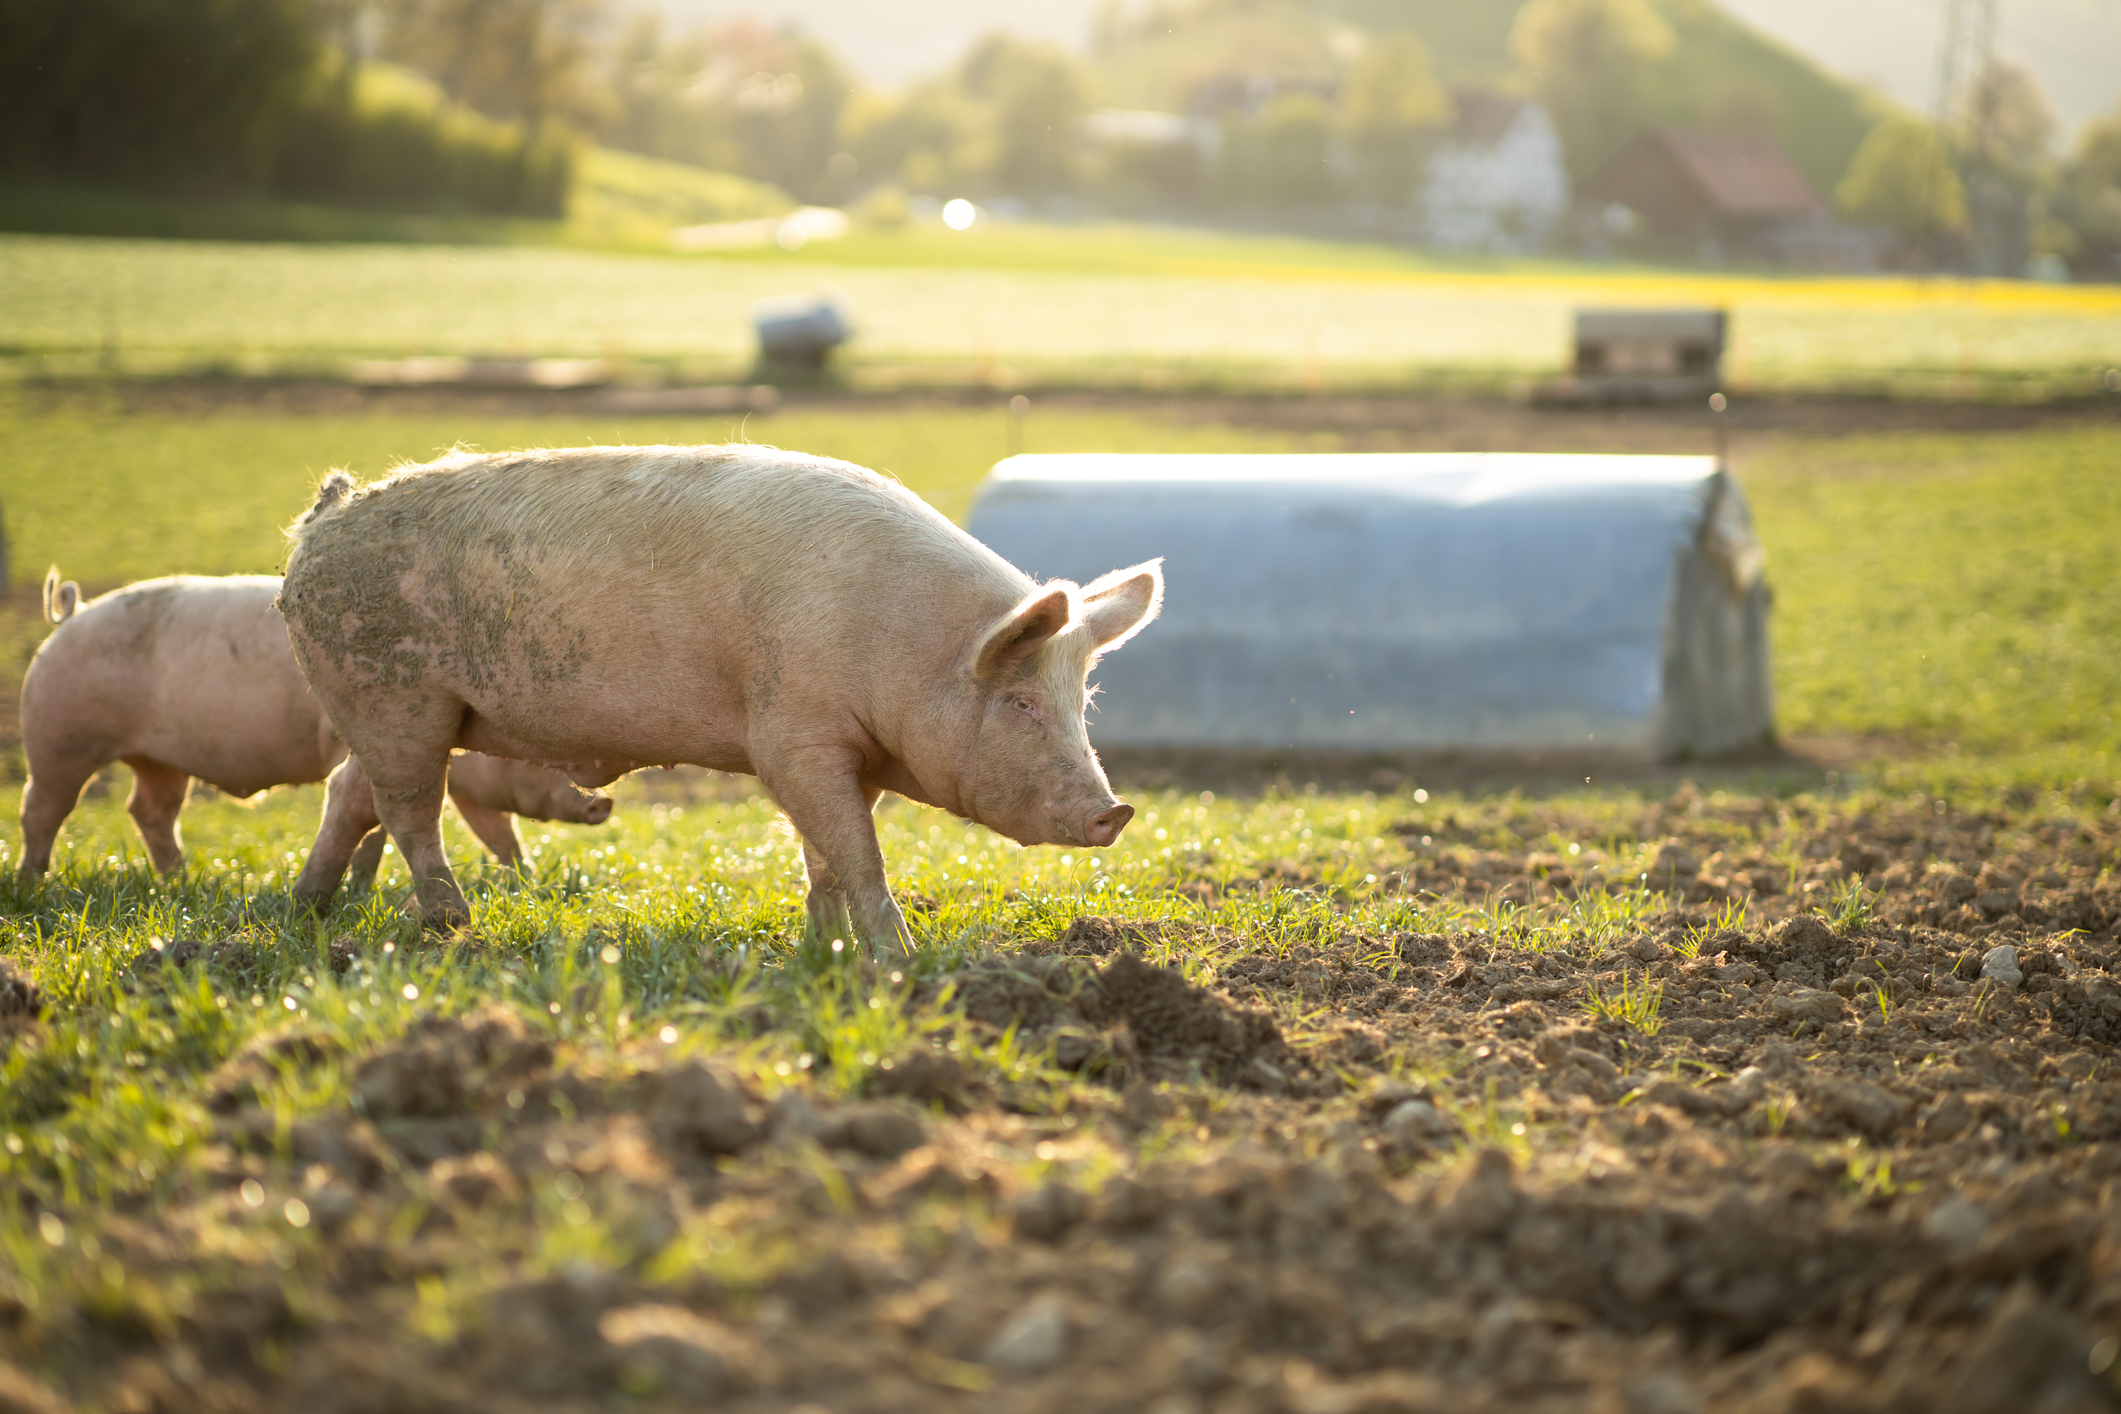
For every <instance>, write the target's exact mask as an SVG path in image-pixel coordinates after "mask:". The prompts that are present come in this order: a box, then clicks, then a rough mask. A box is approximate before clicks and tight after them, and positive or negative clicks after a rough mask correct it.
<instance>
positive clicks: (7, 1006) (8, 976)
mask: <svg viewBox="0 0 2121 1414" xmlns="http://www.w3.org/2000/svg"><path fill="white" fill-rule="evenodd" d="M43 1010H44V993H43V992H42V991H41V990H39V988H38V986H37V984H36V983H35V982H33V981H31V980H30V976H29V974H28V973H27V972H24V971H23V970H22V969H21V968H20V967H18V966H17V965H16V964H15V962H14V960H13V959H11V958H5V957H0V1028H11V1027H17V1026H24V1025H27V1024H28V1023H30V1022H33V1021H35V1020H36V1019H37V1017H38V1015H39V1014H41V1013H42V1012H43Z"/></svg>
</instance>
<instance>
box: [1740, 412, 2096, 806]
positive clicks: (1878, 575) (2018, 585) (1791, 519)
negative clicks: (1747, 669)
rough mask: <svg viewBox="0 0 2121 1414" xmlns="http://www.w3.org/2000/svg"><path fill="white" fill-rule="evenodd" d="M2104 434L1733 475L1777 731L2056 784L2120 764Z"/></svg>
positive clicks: (1944, 447) (1940, 766) (1859, 443)
mask: <svg viewBox="0 0 2121 1414" xmlns="http://www.w3.org/2000/svg"><path fill="white" fill-rule="evenodd" d="M2117 455H2121V433H2117V432H2116V431H2115V430H2112V429H2103V428H2102V429H2088V430H2084V431H2070V432H2039V433H2006V434H1996V435H1989V436H1980V437H1912V438H1898V439H1890V440H1888V439H1882V438H1861V439H1853V440H1847V441H1833V442H1791V443H1787V444H1784V445H1782V446H1780V447H1778V448H1777V449H1776V450H1774V451H1773V452H1771V453H1769V454H1767V455H1763V456H1761V457H1760V458H1758V459H1757V461H1756V462H1755V463H1753V464H1751V465H1748V466H1747V467H1745V468H1744V476H1745V481H1746V486H1747V491H1748V494H1749V495H1750V496H1751V497H1752V500H1753V505H1754V509H1755V511H1756V514H1757V517H1758V520H1759V523H1760V529H1761V534H1762V536H1763V537H1764V538H1765V540H1766V541H1767V544H1768V547H1769V554H1770V556H1771V562H1770V573H1771V575H1772V577H1773V579H1774V583H1775V586H1776V592H1777V604H1776V625H1775V652H1776V673H1777V691H1778V709H1779V717H1780V721H1781V726H1782V729H1783V730H1784V731H1786V732H1790V733H1795V734H1828V733H1831V734H1837V735H1839V734H1847V735H1863V736H1876V737H1881V738H1888V739H1892V740H1896V741H1899V742H1903V743H1907V744H1909V745H1912V746H1917V747H1919V748H1920V749H1921V750H1922V751H1923V752H1924V753H1935V754H1936V756H1937V758H1939V759H1937V760H1936V761H1935V762H1934V763H1933V765H1932V766H1929V767H1922V766H1919V765H1916V764H1914V763H1911V764H1910V766H1909V769H1914V770H1920V769H1935V770H1944V771H1971V772H1973V773H1975V774H1979V772H1980V770H1981V769H1982V768H1981V767H1980V766H1979V765H1978V764H1977V763H1979V762H1981V761H1984V760H1988V761H1994V760H1998V759H2001V758H2005V757H2009V758H2012V759H2016V760H2019V761H2021V762H2025V763H2028V764H2029V763H2031V762H2033V761H2035V760H2037V761H2039V762H2042V763H2044V764H2042V765H2040V766H2039V767H2037V773H2038V774H2040V775H2044V776H2046V777H2049V778H2051V779H2055V780H2059V781H2064V782H2068V781H2074V780H2079V779H2083V778H2087V777H2089V778H2091V779H2094V780H2096V779H2099V778H2102V777H2111V776H2112V775H2113V774H2114V770H2115V762H2116V760H2117V759H2121V757H2117V753H2121V655H2116V653H2115V652H2114V645H2115V644H2116V643H2117V642H2121V567H2117V566H2116V563H2115V561H2114V557H2113V553H2112V547H2113V545H2115V544H2116V543H2117V537H2121V498H2116V496H2115V495H2114V494H2113V484H2114V471H2113V469H2114V466H2115V459H2116V457H2117Z"/></svg>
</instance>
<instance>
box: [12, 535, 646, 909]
mask: <svg viewBox="0 0 2121 1414" xmlns="http://www.w3.org/2000/svg"><path fill="white" fill-rule="evenodd" d="M279 592H280V581H279V580H278V579H275V578H272V577H270V576H264V575H247V576H232V577H229V578H225V579H209V578H193V577H190V576H183V575H180V576H177V577H174V578H170V579H150V580H144V581H142V582H141V583H138V584H134V585H128V586H127V587H126V588H123V589H119V590H116V591H113V592H112V593H109V594H106V595H104V596H103V597H102V598H100V599H96V600H94V601H93V602H91V603H89V604H87V605H81V603H80V590H79V589H78V588H77V587H76V586H75V585H74V584H73V583H72V582H71V581H69V582H67V583H65V584H61V583H60V582H59V573H58V571H57V570H56V569H54V570H53V571H52V572H51V574H50V575H48V576H47V577H46V578H45V583H44V612H45V617H46V618H47V619H48V620H50V621H51V622H53V623H55V624H57V625H58V628H57V629H56V630H55V631H54V632H53V633H52V635H51V637H49V638H47V639H46V640H45V641H44V643H43V645H42V646H40V647H39V648H38V650H37V654H36V657H35V658H34V659H32V660H31V662H30V666H29V674H28V676H27V677H26V678H24V680H23V683H22V745H23V751H24V754H25V755H26V756H27V757H28V759H29V784H28V785H27V786H26V787H25V788H24V789H23V792H22V862H21V865H20V870H21V872H22V873H23V874H24V875H27V876H35V875H40V874H42V873H44V871H45V870H46V869H47V868H49V867H50V864H51V853H52V843H53V841H54V840H55V839H56V838H57V836H58V833H59V827H60V825H61V824H62V823H63V822H64V821H65V819H66V817H67V816H68V815H69V814H71V813H72V812H73V809H74V807H75V806H76V805H77V804H78V803H79V802H80V799H81V791H82V788H83V787H84V786H86V785H87V784H88V782H89V779H90V778H91V777H92V776H94V775H95V774H96V772H98V771H100V770H102V769H103V768H104V767H106V766H108V765H110V763H111V762H113V761H123V762H124V763H125V764H126V765H128V766H130V767H131V768H132V772H133V792H132V798H131V799H130V800H129V801H128V802H127V805H126V808H127V809H128V810H129V811H130V812H131V814H132V817H133V823H134V824H135V825H137V826H138V827H139V830H140V838H141V839H142V840H143V841H144V842H145V843H146V845H147V853H148V858H149V859H151V860H153V861H154V866H155V868H156V869H158V870H160V871H162V872H163V873H165V874H167V873H170V872H171V871H173V870H175V869H177V868H179V867H181V866H182V865H183V862H184V854H183V848H182V845H181V844H180V842H179V839H178V834H177V817H178V815H179V814H180V813H181V812H182V811H183V809H184V802H185V797H186V795H187V794H188V793H189V791H190V789H191V782H192V779H193V777H197V778H198V779H200V780H203V781H206V782H208V783H209V784H211V785H215V786H218V787H219V788H220V789H222V790H224V791H226V792H227V793H228V794H230V795H234V796H251V795H256V794H257V793H258V792H259V791H262V790H267V789H270V788H271V787H273V786H279V785H295V784H300V783H305V782H309V781H321V780H323V779H324V778H325V777H326V776H327V775H331V776H332V779H333V782H334V785H335V787H336V788H337V789H340V790H341V791H359V792H361V793H363V794H365V793H366V792H365V788H366V785H367V782H366V778H365V777H363V776H361V774H360V769H359V765H358V763H354V762H352V761H350V760H349V761H347V762H346V763H345V764H344V765H341V764H340V763H341V759H342V758H344V757H345V756H346V748H345V747H344V746H343V745H341V744H340V741H339V738H338V736H337V735H336V734H335V733H334V732H333V731H332V726H331V722H330V720H329V719H327V718H326V717H325V715H324V709H323V708H322V707H320V706H319V705H318V704H317V700H316V698H314V697H312V696H311V695H310V692H309V685H308V684H307V683H305V682H304V681H303V680H302V670H301V669H300V668H299V667H297V666H296V665H295V657H294V652H293V650H292V649H291V648H289V646H288V642H287V628H286V625H285V623H284V622H283V621H282V620H281V618H280V611H279V610H278V609H277V608H275V607H274V606H273V601H274V599H275V598H276V597H277V596H278V595H279ZM335 766H338V767H339V769H338V771H337V772H335V773H334V772H333V767H335ZM449 794H450V798H451V799H452V800H454V801H455V802H456V806H457V813H458V814H459V815H461V816H462V817H463V820H464V823H465V824H466V825H468V826H469V827H470V828H471V831H472V833H473V834H475V835H477V836H478V837H479V839H480V840H481V841H482V842H483V843H484V844H485V845H486V847H487V848H488V849H490V850H492V851H493V853H494V855H495V856H496V857H497V858H499V859H500V860H501V862H502V863H504V864H510V865H513V864H515V863H516V862H517V861H518V860H520V859H521V857H522V852H523V850H522V845H521V843H520V842H519V841H518V840H517V838H516V833H515V823H514V821H513V820H511V819H510V816H511V814H514V815H527V816H529V817H530V818H531V819H534V820H570V821H574V822H577V823H583V824H600V823H602V822H603V821H604V820H605V819H607V818H608V817H609V816H610V814H611V801H610V799H609V798H608V797H606V796H600V795H589V794H586V793H584V792H582V791H580V790H577V789H576V788H575V787H574V785H573V783H572V782H570V781H568V780H567V779H566V778H565V777H563V776H559V775H556V774H554V773H553V772H551V771H547V770H544V769H543V768H541V767H537V766H532V765H528V764H526V763H524V762H520V761H500V760H495V759H494V758H492V757H486V756H471V755H466V756H460V757H458V758H457V759H456V760H455V761H454V762H453V763H451V766H450V770H449ZM383 843H384V837H383V834H382V832H381V831H376V832H374V833H372V834H371V835H369V836H368V837H367V838H366V839H364V840H362V841H361V842H360V849H359V852H358V854H357V855H356V857H355V858H354V860H353V861H352V867H353V869H354V872H355V877H356V879H357V880H359V881H360V882H362V883H363V884H365V883H367V882H368V881H369V880H372V879H373V878H374V877H375V872H376V866H377V865H378V863H380V861H381V860H382V857H383Z"/></svg>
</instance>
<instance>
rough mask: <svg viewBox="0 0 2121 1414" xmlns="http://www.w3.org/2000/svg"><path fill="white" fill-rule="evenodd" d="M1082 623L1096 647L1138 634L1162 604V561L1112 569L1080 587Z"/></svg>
mask: <svg viewBox="0 0 2121 1414" xmlns="http://www.w3.org/2000/svg"><path fill="white" fill-rule="evenodd" d="M1082 597H1083V626H1084V627H1085V628H1087V629H1089V630H1090V638H1091V640H1092V641H1093V642H1095V643H1096V644H1097V646H1098V648H1099V649H1100V650H1103V649H1107V648H1117V647H1119V646H1120V645H1121V644H1122V643H1125V642H1126V641H1127V640H1128V639H1130V638H1132V637H1134V635H1135V634H1137V633H1140V632H1141V631H1142V630H1143V629H1144V628H1146V627H1147V626H1148V624H1149V620H1151V619H1153V618H1155V617H1156V613H1157V610H1159V609H1161V608H1163V606H1164V562H1163V561H1162V560H1160V559H1159V560H1151V561H1149V562H1148V563H1147V564H1144V565H1136V566H1134V567H1133V568H1132V569H1124V570H1114V571H1112V573H1110V574H1108V575H1104V576H1102V577H1100V578H1098V579H1093V580H1091V581H1090V582H1089V583H1088V584H1086V585H1084V586H1083V589H1082Z"/></svg>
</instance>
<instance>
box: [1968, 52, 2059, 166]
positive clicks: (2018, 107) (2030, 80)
mask: <svg viewBox="0 0 2121 1414" xmlns="http://www.w3.org/2000/svg"><path fill="white" fill-rule="evenodd" d="M1958 117H1959V121H1960V123H1961V124H1962V125H1963V126H1964V130H1965V132H1966V133H1967V135H1968V142H1969V147H1968V151H1967V159H1968V161H1969V162H1970V163H1971V164H1972V165H1975V166H1978V167H1985V168H1988V169H1991V170H1996V171H2004V172H2029V171H2031V170H2032V169H2033V168H2034V167H2037V166H2038V165H2039V164H2040V162H2041V160H2042V159H2043V158H2045V157H2046V156H2047V153H2048V144H2049V143H2050V142H2052V141H2054V136H2055V115H2054V111H2053V110H2052V109H2050V108H2049V107H2048V106H2047V95H2046V94H2045V93H2043V92H2042V91H2041V88H2040V81H2039V80H2038V79H2036V78H2034V77H2033V76H2032V74H2031V73H2030V72H2028V71H2027V70H2026V69H2024V68H2022V67H2020V66H2019V65H2017V64H2011V63H1999V64H1993V65H1991V66H1990V67H1989V70H1988V72H1987V73H1985V74H1983V75H1982V76H1981V78H1980V80H1979V81H1977V82H1976V83H1975V84H1974V85H1973V86H1972V87H1971V88H1970V89H1969V90H1968V91H1967V94H1966V99H1965V106H1964V111H1963V112H1961V113H1960V114H1959V115H1958Z"/></svg>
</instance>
